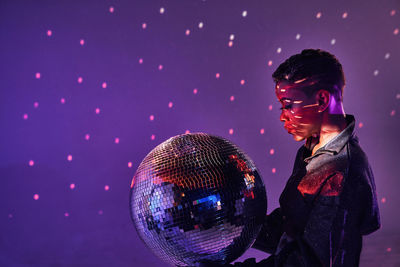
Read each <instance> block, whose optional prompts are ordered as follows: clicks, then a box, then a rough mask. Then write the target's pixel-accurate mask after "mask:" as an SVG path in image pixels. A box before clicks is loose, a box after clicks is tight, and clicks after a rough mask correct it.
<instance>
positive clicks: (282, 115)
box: [279, 110, 287, 122]
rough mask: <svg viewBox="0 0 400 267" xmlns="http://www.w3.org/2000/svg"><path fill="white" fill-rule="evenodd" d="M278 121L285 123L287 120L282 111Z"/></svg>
mask: <svg viewBox="0 0 400 267" xmlns="http://www.w3.org/2000/svg"><path fill="white" fill-rule="evenodd" d="M279 119H280V121H282V122H285V121H287V118H286V116H285V111H284V110H282V112H281V115H280V117H279Z"/></svg>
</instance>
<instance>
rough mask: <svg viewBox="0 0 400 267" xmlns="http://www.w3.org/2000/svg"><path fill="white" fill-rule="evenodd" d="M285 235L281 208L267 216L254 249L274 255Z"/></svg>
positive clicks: (253, 246)
mask: <svg viewBox="0 0 400 267" xmlns="http://www.w3.org/2000/svg"><path fill="white" fill-rule="evenodd" d="M282 233H283V219H282V213H281V208H277V209H275V210H273V211H272V212H271V213H270V214H269V215H266V216H265V219H264V223H263V226H262V227H261V231H260V233H259V234H258V236H257V238H256V241H255V242H254V243H253V245H252V248H255V249H258V250H261V251H264V252H267V253H269V254H273V253H274V252H275V250H276V247H277V246H278V243H279V239H280V238H281V236H282Z"/></svg>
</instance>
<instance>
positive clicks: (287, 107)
mask: <svg viewBox="0 0 400 267" xmlns="http://www.w3.org/2000/svg"><path fill="white" fill-rule="evenodd" d="M290 108H292V105H287V106H285V107H283V108H280V110H284V109H290Z"/></svg>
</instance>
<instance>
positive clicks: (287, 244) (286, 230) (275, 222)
mask: <svg viewBox="0 0 400 267" xmlns="http://www.w3.org/2000/svg"><path fill="white" fill-rule="evenodd" d="M346 120H347V123H348V124H347V127H346V128H345V129H344V130H343V131H342V132H341V133H340V134H338V135H337V136H335V137H334V138H333V139H332V140H330V141H329V142H328V143H327V144H326V145H324V146H323V147H321V148H319V149H318V150H317V151H316V152H315V154H314V155H313V156H311V151H312V148H313V147H314V146H315V144H313V141H315V140H312V138H309V139H307V141H306V144H304V145H303V146H301V147H300V148H299V149H298V151H297V155H296V159H295V164H294V168H293V172H292V175H291V176H290V178H289V179H288V181H287V184H286V186H285V189H284V190H283V192H282V194H281V196H280V199H279V203H280V207H279V208H277V209H275V210H274V211H273V212H272V213H271V214H270V215H267V216H266V218H265V223H264V225H263V227H262V230H261V232H260V234H259V236H258V237H257V239H256V241H255V243H254V244H253V245H252V247H253V248H256V249H259V250H262V251H265V252H267V253H270V254H273V255H272V256H271V257H270V259H268V260H264V261H262V262H260V263H257V266H285V267H286V266H358V265H359V260H360V253H361V248H362V236H363V235H367V234H370V233H372V232H374V231H376V230H377V229H379V228H380V218H379V208H378V202H377V198H376V192H375V182H374V176H373V173H372V170H371V167H370V165H369V162H368V158H367V156H366V154H365V153H364V152H363V150H362V149H361V147H360V145H359V142H358V137H357V136H356V135H355V133H354V126H355V119H354V116H353V115H350V114H347V115H346ZM247 262H250V261H247ZM252 262H253V264H249V265H250V266H251V265H254V264H255V261H254V260H253V261H252ZM267 262H268V264H267ZM237 265H239V266H240V265H243V264H236V265H235V266H237Z"/></svg>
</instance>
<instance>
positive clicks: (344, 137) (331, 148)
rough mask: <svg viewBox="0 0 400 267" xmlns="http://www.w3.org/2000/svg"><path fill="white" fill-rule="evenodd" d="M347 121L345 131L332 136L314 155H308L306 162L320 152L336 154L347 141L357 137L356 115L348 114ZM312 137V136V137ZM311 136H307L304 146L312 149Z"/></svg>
mask: <svg viewBox="0 0 400 267" xmlns="http://www.w3.org/2000/svg"><path fill="white" fill-rule="evenodd" d="M345 118H346V121H347V126H346V128H345V129H343V131H341V132H340V133H339V134H338V135H336V136H335V137H334V138H332V139H331V140H330V141H329V142H328V143H326V144H325V145H324V146H322V147H320V148H319V149H318V150H317V151H316V152H315V153H314V155H312V156H310V157H307V158H305V159H304V161H305V162H307V163H309V162H310V161H311V160H312V159H313V158H314V157H316V156H318V155H320V154H324V153H325V154H332V155H336V154H338V153H339V152H340V150H342V148H343V147H344V146H345V145H346V143H347V142H348V141H349V139H350V138H351V137H353V138H357V137H356V136H355V134H354V126H355V118H354V115H351V114H346V117H345ZM310 138H312V137H310ZM310 138H307V141H306V143H305V144H304V146H305V147H306V148H307V149H308V150H311V142H312V141H311V140H310Z"/></svg>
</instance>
